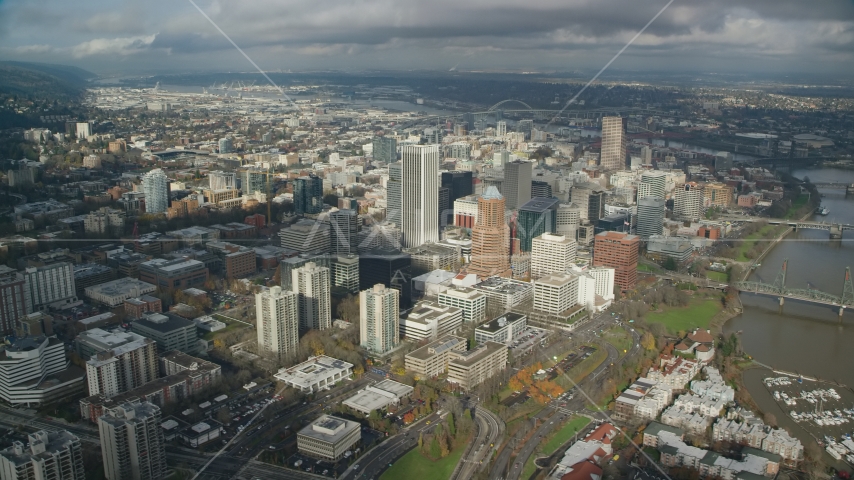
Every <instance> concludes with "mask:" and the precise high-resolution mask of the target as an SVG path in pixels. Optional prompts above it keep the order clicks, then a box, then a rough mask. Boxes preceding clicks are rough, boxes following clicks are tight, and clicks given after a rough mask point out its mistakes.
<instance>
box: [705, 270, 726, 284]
mask: <svg viewBox="0 0 854 480" xmlns="http://www.w3.org/2000/svg"><path fill="white" fill-rule="evenodd" d="M706 277H707V278H709V279H710V280H714V281H716V282H721V283H726V282H728V281H729V275H727V274H726V273H724V272H713V271H711V270H707V271H706Z"/></svg>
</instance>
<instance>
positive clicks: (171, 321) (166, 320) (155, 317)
mask: <svg viewBox="0 0 854 480" xmlns="http://www.w3.org/2000/svg"><path fill="white" fill-rule="evenodd" d="M133 325H134V326H140V327H143V328H146V329H149V330H154V331H156V332H160V333H168V332H171V331H174V330H178V329H181V328H187V327H188V326H192V327H194V328H195V324H194V323H193V322H191V321H189V320H187V319H185V318H181V317H179V316H178V315H174V314H171V313H168V312H164V313H146V314H145V315H144V316H143V317H142V318H140V319H139V320H135V321H134V322H133Z"/></svg>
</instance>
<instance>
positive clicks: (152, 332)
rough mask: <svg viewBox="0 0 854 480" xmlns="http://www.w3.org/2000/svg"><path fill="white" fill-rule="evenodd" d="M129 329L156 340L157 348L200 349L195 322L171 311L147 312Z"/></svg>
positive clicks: (189, 352) (167, 349)
mask: <svg viewBox="0 0 854 480" xmlns="http://www.w3.org/2000/svg"><path fill="white" fill-rule="evenodd" d="M131 330H132V331H133V332H134V333H138V334H140V335H142V336H143V337H148V338H150V339H152V340H154V341H155V342H157V350H158V351H160V352H169V351H172V350H180V351H182V352H184V353H187V354H194V353H197V352H198V351H199V350H200V344H199V334H198V331H197V329H196V324H194V323H193V322H191V321H190V320H187V319H185V318H181V317H179V316H178V315H175V314H172V313H148V314H146V315H145V316H144V317H143V318H141V319H139V320H136V321H135V322H133V323H132V324H131Z"/></svg>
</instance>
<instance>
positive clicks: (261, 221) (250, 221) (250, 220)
mask: <svg viewBox="0 0 854 480" xmlns="http://www.w3.org/2000/svg"><path fill="white" fill-rule="evenodd" d="M243 223H245V224H247V225H252V226H254V227H255V228H257V229H258V230H261V229H262V228H264V227H265V226H266V225H267V217H266V216H264V215H261V214H260V213H256V214H255V215H249V216H248V217H246V218H244V219H243Z"/></svg>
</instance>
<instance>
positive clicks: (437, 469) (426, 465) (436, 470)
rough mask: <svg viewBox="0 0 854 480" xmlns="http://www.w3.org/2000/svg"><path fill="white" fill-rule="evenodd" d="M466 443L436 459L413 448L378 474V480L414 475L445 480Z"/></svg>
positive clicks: (427, 478)
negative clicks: (433, 459) (431, 458)
mask: <svg viewBox="0 0 854 480" xmlns="http://www.w3.org/2000/svg"><path fill="white" fill-rule="evenodd" d="M465 449H466V445H465V444H464V445H460V446H459V447H457V448H456V449H454V450H453V451H452V452H451V453H450V454H448V456H447V457H445V458H443V459H440V460H438V461H435V462H434V461H432V460H430V459H429V458H427V457H425V456H424V455H421V452H419V451H418V448H413V449H412V450H411V451H410V452H409V453H407V454H406V455H404V456H403V457H401V459H400V460H398V461H397V462H395V463H394V465H392V466H391V467H389V469H388V470H386V471H385V472H383V474H382V475H380V480H398V479H401V478H409V476H410V475H415V476H417V477H418V480H447V479H448V478H450V477H451V473H453V472H454V468H456V466H457V463H459V461H460V457H462V456H463V451H465Z"/></svg>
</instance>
